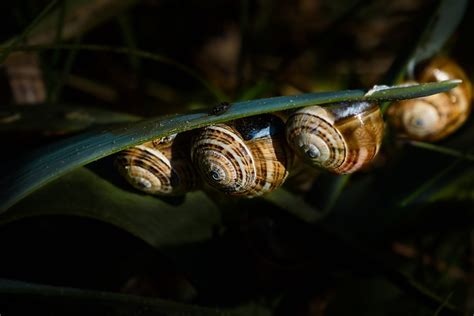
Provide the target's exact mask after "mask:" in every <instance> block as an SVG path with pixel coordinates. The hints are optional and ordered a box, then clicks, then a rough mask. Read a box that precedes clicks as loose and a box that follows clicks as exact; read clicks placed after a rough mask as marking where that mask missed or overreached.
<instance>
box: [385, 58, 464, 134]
mask: <svg viewBox="0 0 474 316" xmlns="http://www.w3.org/2000/svg"><path fill="white" fill-rule="evenodd" d="M417 79H418V81H419V82H432V81H443V80H450V79H461V80H462V81H463V82H462V83H461V84H460V85H458V86H457V87H455V88H453V89H451V90H450V91H448V92H444V93H438V94H435V95H430V96H427V97H422V98H417V99H411V100H404V101H398V102H395V103H393V104H392V105H391V106H390V108H389V110H388V112H387V114H388V121H389V123H390V124H391V126H393V127H394V128H395V129H396V130H398V131H399V132H401V133H402V134H405V135H406V136H408V137H409V138H411V139H417V140H425V141H436V140H440V139H442V138H444V137H446V136H448V135H450V134H452V133H453V132H455V131H456V130H457V129H458V128H459V127H460V126H461V125H462V124H463V123H464V122H465V121H466V119H467V117H468V116H469V113H470V112H471V98H472V86H471V83H470V82H469V79H468V78H467V76H466V74H465V73H464V71H463V70H462V69H461V67H459V66H458V65H457V64H456V63H455V62H454V61H452V60H450V59H448V58H445V57H438V58H436V59H434V60H432V61H431V62H430V63H429V64H428V65H427V66H426V67H425V68H424V69H423V70H422V72H421V73H420V75H419V76H418V78H417Z"/></svg>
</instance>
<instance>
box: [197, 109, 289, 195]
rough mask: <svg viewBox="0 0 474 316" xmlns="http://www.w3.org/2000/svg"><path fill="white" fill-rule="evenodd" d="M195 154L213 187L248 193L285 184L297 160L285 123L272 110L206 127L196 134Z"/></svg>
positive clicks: (198, 163)
mask: <svg viewBox="0 0 474 316" xmlns="http://www.w3.org/2000/svg"><path fill="white" fill-rule="evenodd" d="M191 158H192V161H193V162H194V164H195V166H196V168H197V169H198V171H199V173H200V174H201V175H202V177H203V179H204V180H205V181H206V182H207V183H209V184H210V185H211V186H212V187H214V188H216V189H218V190H220V191H223V192H225V193H227V194H229V195H234V196H245V197H254V196H259V195H262V194H265V193H267V192H270V191H272V190H274V189H276V188H277V187H279V186H280V185H282V184H283V182H284V181H285V179H286V177H287V176H288V169H289V167H290V166H291V164H292V161H293V156H292V153H291V151H290V149H289V148H288V146H287V145H286V142H285V135H284V123H283V121H282V120H281V119H280V118H278V117H276V116H274V115H270V114H265V115H258V116H254V117H249V118H245V119H239V120H236V121H233V122H231V123H230V124H216V125H212V126H207V127H205V128H202V129H201V130H199V131H198V132H197V134H196V135H195V137H194V140H193V143H192V147H191Z"/></svg>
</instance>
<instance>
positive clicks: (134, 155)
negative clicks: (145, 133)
mask: <svg viewBox="0 0 474 316" xmlns="http://www.w3.org/2000/svg"><path fill="white" fill-rule="evenodd" d="M115 165H116V167H117V169H118V171H119V173H120V174H121V175H122V176H123V177H124V178H125V179H126V180H127V181H128V182H129V183H130V184H131V185H132V186H133V187H135V188H136V189H138V190H140V191H143V192H146V193H149V194H155V195H180V194H184V193H186V192H188V191H192V190H194V189H196V188H197V187H198V183H199V181H198V176H197V174H196V171H195V169H194V167H193V166H192V164H191V160H190V156H189V137H188V136H187V135H184V134H178V135H177V134H174V135H171V136H169V137H164V138H159V139H156V140H153V141H150V142H147V143H144V144H142V145H139V146H135V147H131V148H128V149H125V150H123V151H121V152H120V153H118V154H117V157H116V160H115Z"/></svg>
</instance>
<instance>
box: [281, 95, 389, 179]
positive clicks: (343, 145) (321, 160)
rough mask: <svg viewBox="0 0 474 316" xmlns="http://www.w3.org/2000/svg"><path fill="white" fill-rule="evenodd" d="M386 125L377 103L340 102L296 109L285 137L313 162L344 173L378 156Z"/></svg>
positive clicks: (333, 171)
mask: <svg viewBox="0 0 474 316" xmlns="http://www.w3.org/2000/svg"><path fill="white" fill-rule="evenodd" d="M383 129H384V122H383V119H382V114H381V111H380V108H379V106H378V105H377V104H374V103H368V102H355V103H341V104H337V105H335V106H332V107H320V106H309V107H306V108H302V109H300V110H298V111H296V112H294V113H293V114H292V115H291V116H290V117H289V119H288V121H287V124H286V138H287V140H288V144H289V145H290V146H291V147H292V148H293V149H294V150H295V151H296V152H297V153H298V154H299V155H300V156H301V157H303V158H305V159H306V160H307V161H309V162H310V163H311V164H312V165H313V166H316V167H319V168H322V169H325V170H328V171H330V172H332V173H337V174H344V173H352V172H354V171H357V170H358V169H360V168H361V167H363V166H364V165H366V164H367V163H368V162H370V161H371V160H372V159H373V158H374V157H375V155H376V154H377V152H378V150H379V148H380V145H381V143H382V136H383Z"/></svg>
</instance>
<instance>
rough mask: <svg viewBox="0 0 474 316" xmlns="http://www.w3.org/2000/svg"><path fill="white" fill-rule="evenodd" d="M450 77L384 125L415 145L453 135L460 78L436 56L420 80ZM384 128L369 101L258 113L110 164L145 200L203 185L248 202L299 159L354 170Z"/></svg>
mask: <svg viewBox="0 0 474 316" xmlns="http://www.w3.org/2000/svg"><path fill="white" fill-rule="evenodd" d="M454 78H456V79H462V80H463V83H462V84H461V85H460V86H458V87H456V88H454V89H453V90H451V91H449V92H446V93H441V94H437V95H434V96H429V97H424V98H419V99H414V100H406V101H399V102H396V103H393V104H392V105H391V107H390V108H389V111H388V113H387V114H388V122H389V123H390V125H391V126H392V127H394V128H395V129H397V130H398V131H399V132H400V133H403V134H405V135H407V136H408V137H412V138H414V139H421V140H439V139H441V138H443V137H445V136H446V135H448V134H450V133H452V132H454V131H455V130H456V129H457V128H458V127H459V126H461V124H462V123H463V122H464V121H465V120H466V118H467V116H468V114H469V112H470V103H471V85H470V83H469V82H468V80H467V78H466V76H465V74H464V73H463V71H462V70H461V68H459V67H458V66H457V65H456V64H455V63H454V62H452V61H449V60H448V59H445V58H440V59H436V60H435V61H433V62H432V63H431V64H430V65H428V67H427V68H426V69H425V70H424V71H423V72H422V73H421V76H420V78H419V81H420V82H427V81H433V80H438V81H441V80H447V79H454ZM384 125H385V124H384V119H383V116H382V112H381V110H380V107H379V106H378V105H377V104H375V103H369V102H354V103H339V104H333V105H331V106H325V107H321V106H309V107H305V108H302V109H299V110H297V111H295V112H293V113H291V114H290V115H289V117H287V118H284V117H283V116H282V115H274V114H263V115H258V116H254V117H249V118H243V119H239V120H235V121H232V122H227V123H225V124H224V123H222V124H216V125H211V126H207V127H204V128H201V129H198V130H195V131H191V132H188V133H184V134H177V135H172V136H170V137H165V138H160V139H157V140H153V141H151V142H148V143H145V144H142V145H139V146H135V147H132V148H129V149H126V150H124V151H122V152H120V153H119V154H118V155H117V157H116V166H117V168H118V170H119V172H120V173H121V174H122V175H123V176H124V177H125V179H127V181H128V182H129V183H130V184H131V185H132V186H134V187H135V188H137V189H139V190H141V191H144V192H146V193H150V194H156V195H180V194H184V193H186V192H188V191H192V190H195V189H198V188H200V187H202V185H203V183H207V184H209V185H210V186H211V187H214V188H215V189H217V190H219V191H221V192H224V193H226V194H229V195H233V196H245V197H254V196H259V195H262V194H265V193H268V192H271V191H272V190H274V189H276V188H278V187H279V186H281V185H282V184H283V183H284V182H285V179H286V178H287V176H288V174H289V170H290V169H291V168H292V166H293V165H294V163H295V161H300V160H299V159H300V158H301V159H302V160H303V161H305V162H307V163H309V164H310V165H312V166H315V167H317V168H319V169H324V170H327V171H329V172H332V173H335V174H346V173H352V172H355V171H357V170H359V169H361V168H362V167H364V166H366V165H367V164H369V163H370V162H371V161H372V160H373V158H374V157H375V156H376V155H377V153H378V151H379V149H380V146H381V144H382V138H383V132H384Z"/></svg>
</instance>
